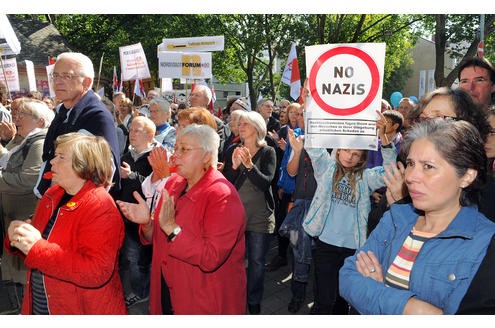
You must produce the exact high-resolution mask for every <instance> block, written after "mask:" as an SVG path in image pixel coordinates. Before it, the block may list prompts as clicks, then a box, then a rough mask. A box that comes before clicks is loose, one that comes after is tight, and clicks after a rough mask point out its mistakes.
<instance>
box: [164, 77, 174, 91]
mask: <svg viewBox="0 0 495 328" xmlns="http://www.w3.org/2000/svg"><path fill="white" fill-rule="evenodd" d="M173 90H174V88H173V86H172V79H171V78H169V77H164V78H162V89H161V92H165V91H173Z"/></svg>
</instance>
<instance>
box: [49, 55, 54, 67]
mask: <svg viewBox="0 0 495 328" xmlns="http://www.w3.org/2000/svg"><path fill="white" fill-rule="evenodd" d="M53 64H55V59H53V58H52V57H50V56H48V65H53Z"/></svg>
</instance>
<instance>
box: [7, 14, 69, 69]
mask: <svg viewBox="0 0 495 328" xmlns="http://www.w3.org/2000/svg"><path fill="white" fill-rule="evenodd" d="M9 21H10V23H11V25H12V28H13V29H14V31H15V33H16V35H17V38H18V39H19V42H20V43H21V53H20V54H19V55H17V56H16V58H17V64H18V65H19V64H23V61H24V60H30V61H32V62H33V64H34V65H35V66H47V65H48V56H50V57H57V56H58V55H59V54H60V53H62V52H66V51H70V49H69V47H68V46H67V45H66V44H65V40H64V38H63V37H62V35H60V32H59V31H58V30H57V29H56V28H55V26H54V25H53V24H51V23H49V22H42V21H39V20H32V19H25V18H18V17H15V16H12V15H9Z"/></svg>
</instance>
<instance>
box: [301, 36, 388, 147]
mask: <svg viewBox="0 0 495 328" xmlns="http://www.w3.org/2000/svg"><path fill="white" fill-rule="evenodd" d="M384 62H385V44H384V43H353V44H326V45H317V46H308V47H306V72H309V77H308V82H309V83H308V87H309V91H310V96H309V97H308V99H307V100H306V101H307V104H306V131H305V132H306V136H305V145H306V146H307V147H309V148H320V147H323V148H352V149H370V150H376V149H377V144H378V137H377V134H376V126H375V122H376V119H377V114H376V110H380V107H381V98H382V85H383V66H384Z"/></svg>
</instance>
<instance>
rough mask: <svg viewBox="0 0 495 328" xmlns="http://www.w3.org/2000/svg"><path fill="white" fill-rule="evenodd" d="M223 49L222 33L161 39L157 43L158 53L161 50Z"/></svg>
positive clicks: (195, 50)
mask: <svg viewBox="0 0 495 328" xmlns="http://www.w3.org/2000/svg"><path fill="white" fill-rule="evenodd" d="M223 49H224V37H223V35H216V36H201V37H192V38H174V39H163V42H162V43H160V44H159V45H158V52H159V53H160V52H162V51H187V52H193V51H194V52H197V51H221V50H223Z"/></svg>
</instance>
